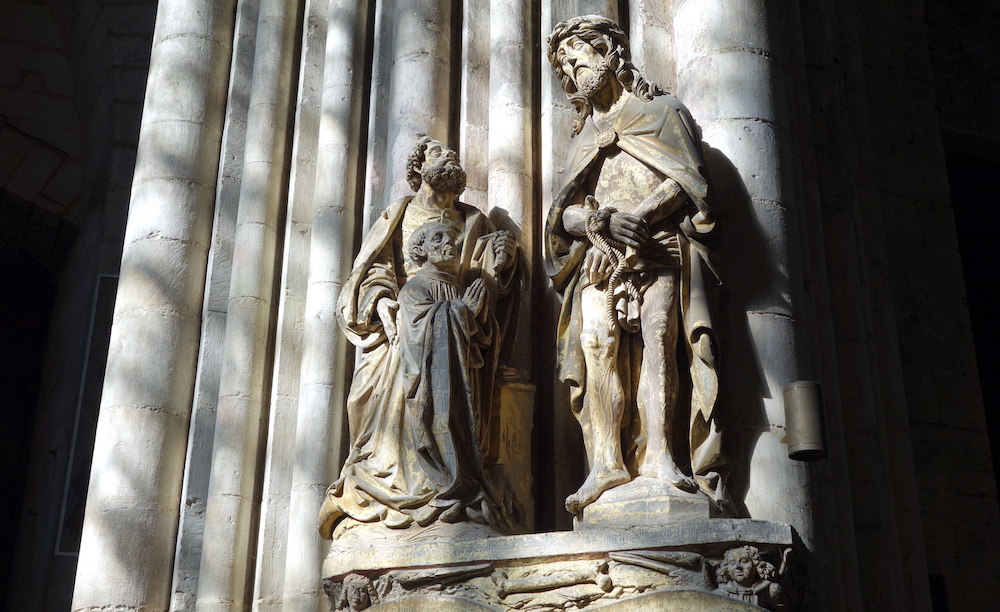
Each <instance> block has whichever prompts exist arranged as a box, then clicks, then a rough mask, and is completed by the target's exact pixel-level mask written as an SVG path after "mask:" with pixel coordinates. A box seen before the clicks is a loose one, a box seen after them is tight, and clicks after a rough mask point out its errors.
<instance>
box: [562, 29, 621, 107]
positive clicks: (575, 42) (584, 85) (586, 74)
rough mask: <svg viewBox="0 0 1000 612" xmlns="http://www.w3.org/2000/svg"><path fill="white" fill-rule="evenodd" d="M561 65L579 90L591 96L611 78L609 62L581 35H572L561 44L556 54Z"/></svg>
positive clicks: (584, 94)
mask: <svg viewBox="0 0 1000 612" xmlns="http://www.w3.org/2000/svg"><path fill="white" fill-rule="evenodd" d="M556 59H557V61H558V62H559V66H560V67H561V68H562V70H563V72H564V73H566V76H568V77H569V78H570V80H571V81H572V82H573V85H575V86H576V89H577V92H578V93H579V94H581V95H583V96H587V97H590V96H591V95H593V94H594V93H596V92H597V91H600V89H601V88H602V87H604V86H605V85H607V83H608V79H609V78H610V72H609V69H608V62H607V60H606V59H605V58H604V56H603V55H602V54H601V53H600V52H599V51H598V50H597V49H595V48H594V46H593V45H591V44H590V43H588V42H587V41H585V40H583V39H582V38H580V37H579V36H570V37H568V38H566V39H565V40H563V41H562V42H561V43H560V44H559V51H558V52H557V54H556Z"/></svg>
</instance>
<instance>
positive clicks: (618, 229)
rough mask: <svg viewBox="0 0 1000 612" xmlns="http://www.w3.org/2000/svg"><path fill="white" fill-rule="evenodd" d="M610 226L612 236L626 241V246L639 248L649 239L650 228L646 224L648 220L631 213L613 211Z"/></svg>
mask: <svg viewBox="0 0 1000 612" xmlns="http://www.w3.org/2000/svg"><path fill="white" fill-rule="evenodd" d="M608 228H609V230H610V231H611V237H612V238H614V239H615V240H619V241H621V242H623V243H625V245H626V246H630V247H636V248H638V247H639V245H641V244H642V243H643V242H646V240H647V239H649V228H648V227H647V226H646V222H645V221H643V220H642V219H640V218H639V217H637V216H635V215H631V214H629V213H623V212H615V213H612V214H611V220H610V221H609V222H608Z"/></svg>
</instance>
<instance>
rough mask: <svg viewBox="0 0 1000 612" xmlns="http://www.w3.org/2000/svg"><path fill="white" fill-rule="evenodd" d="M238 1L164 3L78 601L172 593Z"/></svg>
mask: <svg viewBox="0 0 1000 612" xmlns="http://www.w3.org/2000/svg"><path fill="white" fill-rule="evenodd" d="M233 7H234V3H233V2H232V1H231V0H230V1H225V0H224V1H221V2H216V1H214V0H213V1H205V0H166V1H164V2H161V3H160V6H159V8H158V11H157V19H156V29H155V34H154V40H153V49H152V56H151V59H150V71H149V83H148V85H147V88H146V99H145V103H144V110H143V117H142V124H141V126H140V136H139V148H138V155H137V161H136V169H135V175H134V181H133V187H132V199H131V205H130V209H129V217H128V224H127V228H126V235H125V248H124V251H123V253H122V266H121V279H120V282H119V288H118V298H117V303H116V305H115V323H114V328H113V331H112V339H111V348H110V353H109V359H108V366H107V373H106V378H105V386H104V394H103V397H102V401H101V415H100V420H99V423H98V430H97V437H96V440H95V443H94V448H95V451H94V461H93V467H92V477H91V481H90V491H89V494H88V497H87V512H86V518H85V521H84V531H83V540H82V543H81V549H80V557H79V565H78V573H77V580H76V590H75V593H74V597H73V609H74V610H96V609H102V610H103V609H112V608H114V609H149V610H163V609H166V608H167V605H168V603H169V595H170V576H171V574H172V571H171V569H172V563H173V558H174V544H175V541H176V536H177V523H178V512H179V505H180V494H181V482H182V476H183V470H184V449H185V446H186V442H187V438H188V423H189V420H190V415H191V401H192V394H193V390H194V377H195V367H196V361H197V356H198V338H199V332H200V326H201V316H200V315H201V307H202V296H203V292H204V283H205V266H206V259H207V255H208V248H209V241H210V237H211V228H212V210H213V199H214V196H215V182H216V171H217V168H218V164H219V146H220V141H221V138H222V129H223V127H222V124H223V116H224V112H225V95H226V85H227V83H228V74H229V60H230V54H231V53H230V52H231V40H232V31H233V14H234V11H233Z"/></svg>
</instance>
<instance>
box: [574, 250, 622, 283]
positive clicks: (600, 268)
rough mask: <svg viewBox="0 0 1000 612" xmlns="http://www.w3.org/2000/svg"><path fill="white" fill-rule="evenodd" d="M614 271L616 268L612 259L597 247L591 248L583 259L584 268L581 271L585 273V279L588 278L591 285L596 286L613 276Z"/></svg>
mask: <svg viewBox="0 0 1000 612" xmlns="http://www.w3.org/2000/svg"><path fill="white" fill-rule="evenodd" d="M614 269H615V266H614V264H613V263H611V258H609V257H608V256H607V255H605V254H604V253H603V252H602V251H601V250H600V249H598V248H597V247H590V248H589V249H588V250H587V254H586V256H584V258H583V267H582V268H581V271H582V272H583V276H584V278H586V279H587V280H588V281H589V282H590V284H592V285H596V284H598V283H600V282H601V281H603V280H605V279H606V278H608V277H609V276H611V273H612V272H613V271H614Z"/></svg>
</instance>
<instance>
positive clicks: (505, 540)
mask: <svg viewBox="0 0 1000 612" xmlns="http://www.w3.org/2000/svg"><path fill="white" fill-rule="evenodd" d="M476 528H479V529H480V530H482V529H484V528H483V527H482V526H478V525H472V524H468V523H466V524H453V525H446V524H435V525H432V526H431V527H429V528H423V529H417V528H411V529H407V530H404V532H403V533H404V535H405V537H407V538H408V539H409V540H410V541H408V542H405V543H403V542H400V541H399V538H391V535H392V534H386V533H385V532H388V531H391V530H389V529H388V528H386V527H384V526H381V525H379V524H377V523H376V524H373V525H371V526H369V527H368V528H367V529H364V530H359V537H357V538H354V539H350V538H343V537H342V538H339V539H337V540H335V542H334V544H333V547H332V548H331V551H330V556H329V557H328V558H327V563H326V565H325V567H324V575H325V576H327V579H326V586H327V592H328V593H329V594H330V597H331V603H332V605H333V607H334V609H349V610H362V609H366V606H367V605H369V604H375V605H376V606H377V605H378V604H381V605H382V606H386V605H390V604H391V605H403V604H404V603H411V602H412V603H413V604H414V605H417V602H419V601H420V600H419V599H414V597H420V596H423V595H430V594H434V595H436V596H444V597H456V598H460V599H458V600H456V601H451V600H448V603H447V604H446V605H449V606H461V605H470V606H472V607H470V608H462V607H456V608H454V609H459V610H463V609H481V608H478V607H476V606H480V605H483V606H487V609H491V610H522V609H535V610H553V609H565V608H567V607H573V608H587V607H591V606H594V607H601V609H604V608H603V606H605V605H611V606H624V607H622V608H620V609H622V610H633V609H635V610H647V609H648V610H653V609H668V610H673V609H677V610H682V609H683V610H686V609H693V610H731V609H732V610H743V609H757V608H741V607H735V608H732V607H727V606H731V605H734V604H733V603H732V600H731V599H728V597H735V598H737V599H740V598H742V597H743V594H742V591H741V590H740V589H741V588H743V586H742V585H744V584H750V585H751V586H754V587H756V586H757V585H758V583H759V584H761V585H763V586H762V588H764V589H765V590H766V593H765V595H764V596H770V595H771V594H772V593H774V594H780V595H781V597H782V598H783V599H780V601H782V602H787V601H788V598H787V597H786V596H785V595H784V593H785V592H786V591H785V587H784V586H782V585H781V584H779V582H782V581H787V577H788V575H789V574H790V572H788V571H787V569H786V567H787V564H786V563H785V560H786V559H787V557H788V553H789V551H791V550H792V548H793V540H794V535H793V533H792V530H791V528H790V527H789V526H788V525H781V524H775V523H765V522H761V521H751V520H737V519H711V520H709V519H704V520H698V521H689V522H686V523H674V524H671V525H668V526H663V527H643V528H638V527H636V528H631V529H622V528H617V529H604V530H600V529H592V530H588V531H576V532H556V533H547V534H535V535H526V536H497V537H482V531H480V534H479V535H477V533H476V531H475V530H476ZM380 532H381V535H389V536H390V538H391V539H386V538H380V537H379V535H380ZM727 551H728V552H727ZM743 553H745V554H743ZM765 556H766V559H765ZM744 557H745V558H746V559H745V560H744ZM750 563H752V564H753V567H750V568H749V569H748V566H747V564H750ZM720 564H721V565H722V566H723V567H724V568H725V569H726V572H725V573H719V571H720V570H718V567H719V566H720ZM778 564H780V565H781V570H780V571H779V570H775V568H776V567H777V565H778ZM791 574H794V572H791ZM737 580H738V581H739V583H738V584H737V583H736V582H734V581H737ZM762 581H764V582H762ZM722 583H724V584H722ZM734 585H735V586H734ZM772 585H773V586H772ZM744 590H745V589H744ZM668 591H669V592H678V591H685V592H692V593H691V594H690V595H685V596H677V595H665V594H664V593H665V592H668ZM650 593H658V594H659V595H658V596H657V597H656V598H651V599H650V598H647V597H648V596H649V594H650ZM710 593H715V595H711V596H708V594H710ZM749 596H750V597H755V596H757V595H756V593H752V594H750V595H749ZM659 597H665V598H666V599H663V600H662V601H661V599H659ZM762 597H763V596H762ZM352 601H353V602H354V603H353V604H352V603H351V602H352ZM466 601H473V602H475V603H473V604H465V602H466ZM758 601H764V602H771V601H773V598H772V599H761V598H760V597H758ZM366 602H367V603H366ZM698 602H705V603H704V604H702V603H698ZM695 604H697V605H700V606H702V607H692V608H685V607H683V606H685V605H695ZM735 605H737V606H740V605H745V604H735ZM352 606H353V607H352ZM629 606H638V607H629ZM657 606H660V607H657ZM662 606H674V607H666V608H663V607H662ZM373 609H383V608H379V607H375V608H373ZM384 609H396V608H384ZM405 609H410V608H405ZM446 609H452V608H446ZM614 609H619V608H617V607H616V608H614ZM770 609H773V610H785V609H787V608H782V607H773V608H770Z"/></svg>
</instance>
